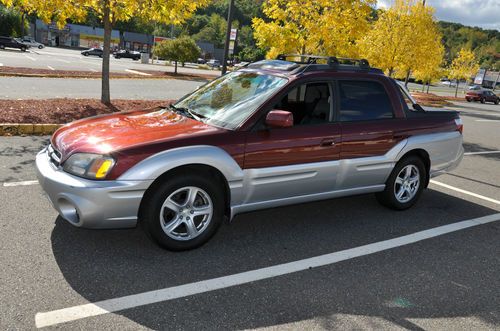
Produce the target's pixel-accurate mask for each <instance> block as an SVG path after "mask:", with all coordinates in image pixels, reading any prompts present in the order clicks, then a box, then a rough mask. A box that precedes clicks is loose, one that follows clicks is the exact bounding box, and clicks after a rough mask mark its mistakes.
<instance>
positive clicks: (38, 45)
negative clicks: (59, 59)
mask: <svg viewBox="0 0 500 331" xmlns="http://www.w3.org/2000/svg"><path fill="white" fill-rule="evenodd" d="M19 41H20V42H22V43H23V44H26V45H28V46H30V47H36V48H38V49H42V48H44V47H45V46H44V45H43V44H42V43H39V42H38V41H36V40H35V39H34V38H33V37H28V36H25V37H23V38H19Z"/></svg>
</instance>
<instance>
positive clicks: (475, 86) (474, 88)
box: [467, 85, 483, 91]
mask: <svg viewBox="0 0 500 331" xmlns="http://www.w3.org/2000/svg"><path fill="white" fill-rule="evenodd" d="M467 89H468V90H471V91H478V90H482V89H483V88H482V87H481V85H470V86H468V87H467Z"/></svg>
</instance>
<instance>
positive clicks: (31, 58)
mask: <svg viewBox="0 0 500 331" xmlns="http://www.w3.org/2000/svg"><path fill="white" fill-rule="evenodd" d="M24 56H26V57H27V58H28V59H30V60H31V61H36V59H35V58H34V57H31V56H29V55H26V54H24Z"/></svg>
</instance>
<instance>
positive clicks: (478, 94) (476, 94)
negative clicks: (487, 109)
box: [465, 90, 500, 105]
mask: <svg viewBox="0 0 500 331" xmlns="http://www.w3.org/2000/svg"><path fill="white" fill-rule="evenodd" d="M465 99H466V100H467V101H468V102H472V101H479V102H481V103H485V102H493V103H494V104H495V105H498V104H499V103H500V98H499V97H498V96H497V95H496V94H495V93H493V92H491V91H488V90H481V91H468V92H467V94H466V95H465Z"/></svg>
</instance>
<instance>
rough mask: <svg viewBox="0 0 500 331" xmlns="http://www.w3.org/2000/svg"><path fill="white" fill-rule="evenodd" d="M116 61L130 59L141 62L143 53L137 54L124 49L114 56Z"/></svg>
mask: <svg viewBox="0 0 500 331" xmlns="http://www.w3.org/2000/svg"><path fill="white" fill-rule="evenodd" d="M113 55H114V57H115V59H121V58H128V59H133V60H136V61H137V60H139V59H140V58H141V53H139V52H136V51H129V50H128V49H124V50H121V51H118V52H116V53H114V54H113Z"/></svg>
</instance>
